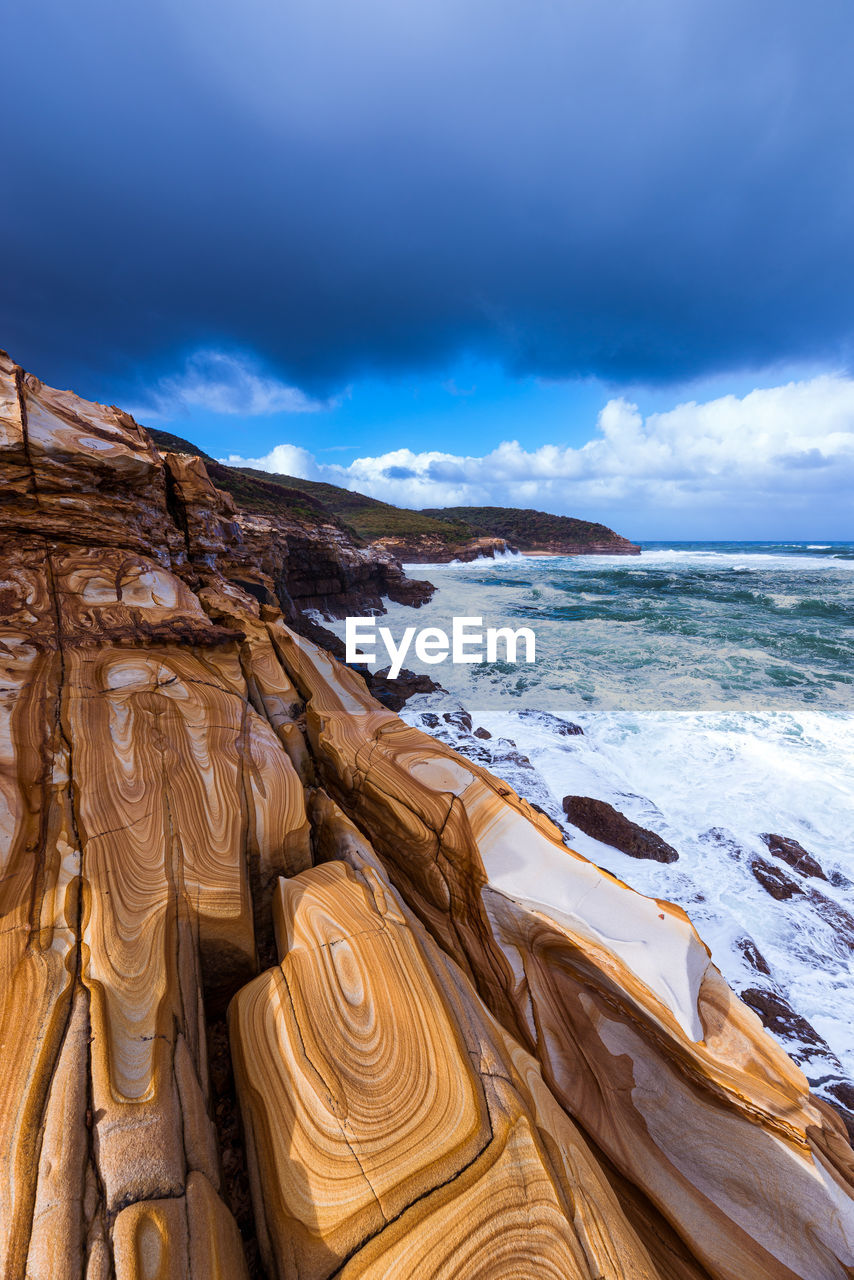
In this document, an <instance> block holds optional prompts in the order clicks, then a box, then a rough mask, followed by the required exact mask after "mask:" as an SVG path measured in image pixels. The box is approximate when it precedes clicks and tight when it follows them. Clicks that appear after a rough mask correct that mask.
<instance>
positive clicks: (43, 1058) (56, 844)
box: [0, 355, 854, 1280]
mask: <svg viewBox="0 0 854 1280" xmlns="http://www.w3.org/2000/svg"><path fill="white" fill-rule="evenodd" d="M274 523H275V522H274ZM294 529H296V530H297V532H294ZM335 538H343V534H342V533H341V531H340V530H337V531H336V533H335ZM333 543H334V545H333ZM333 543H329V544H328V545H326V544H324V547H325V549H324V550H323V552H322V555H321V556H320V558H319V559H318V561H317V564H318V566H319V567H318V572H320V573H322V574H323V575H327V576H324V577H323V580H322V581H320V580H319V579H317V578H316V577H315V579H312V577H311V574H312V554H313V551H312V547H314V548H315V550H316V546H317V544H316V543H312V540H311V536H310V535H309V534H308V533H307V532H306V531H305V530H304V529H303V530H299V529H298V528H297V526H296V525H294V526H293V527H292V526H291V525H290V524H288V521H287V520H286V519H284V518H283V519H282V520H280V521H278V523H275V527H274V524H273V523H271V522H270V520H264V519H261V518H260V517H258V516H257V515H252V514H251V513H246V512H243V511H241V510H239V509H238V508H236V507H235V505H234V503H233V501H232V500H231V499H229V498H228V497H227V496H226V495H224V494H222V493H220V492H219V491H218V490H217V489H216V488H215V486H214V484H213V483H212V482H211V479H210V476H209V474H208V472H207V470H206V468H205V466H204V464H203V463H202V462H201V461H199V460H198V459H190V458H188V457H187V456H186V455H174V454H166V455H162V454H160V453H159V452H158V451H157V450H156V449H155V448H154V447H153V445H152V443H151V440H150V439H149V437H148V436H147V434H146V432H145V431H144V429H143V428H141V427H139V426H138V425H137V424H136V423H135V422H134V421H133V419H131V418H129V417H128V416H127V415H126V414H123V413H122V412H121V411H120V410H118V409H115V408H105V407H104V406H101V405H94V404H89V403H87V402H85V401H82V400H80V399H78V398H77V397H76V396H74V395H72V394H71V393H70V392H56V391H53V390H52V389H50V388H47V387H44V386H43V385H42V384H41V383H39V382H38V381H37V380H36V379H35V378H32V377H30V376H29V375H27V374H25V373H24V372H23V370H21V369H20V368H18V367H17V366H16V365H14V364H13V362H11V361H10V360H9V359H8V358H7V357H5V356H2V355H0V557H2V564H3V571H2V575H0V666H2V679H1V680H0V758H2V769H0V914H1V915H2V919H0V1061H2V1064H3V1075H2V1079H0V1280H153V1278H155V1277H156V1278H157V1280H186V1278H187V1277H189V1278H190V1280H248V1278H249V1277H250V1276H252V1277H253V1280H254V1277H255V1276H267V1277H271V1278H274V1280H280V1278H281V1277H289V1278H290V1277H299V1278H300V1280H302V1278H306V1280H308V1278H310V1277H331V1276H332V1275H336V1276H340V1277H344V1278H345V1280H353V1278H354V1277H375V1278H376V1280H379V1277H395V1278H398V1280H404V1278H406V1277H418V1278H419V1280H422V1278H425V1280H433V1278H438V1277H446V1278H447V1280H452V1278H453V1280H456V1277H483V1280H494V1278H496V1277H504V1276H507V1277H510V1276H514V1277H516V1276H518V1277H531V1278H532V1280H533V1278H534V1277H548V1276H552V1275H553V1276H555V1277H557V1276H560V1277H578V1278H580V1280H594V1277H595V1278H596V1280H600V1278H607V1280H709V1278H710V1277H711V1278H712V1280H792V1278H794V1277H799V1278H800V1280H844V1278H845V1277H850V1276H851V1275H854V1245H852V1240H854V1231H853V1230H852V1184H854V1153H852V1150H851V1148H850V1146H849V1145H848V1143H847V1140H846V1137H845V1133H844V1130H843V1128H842V1126H841V1124H840V1123H839V1121H838V1119H837V1118H836V1117H835V1115H834V1114H833V1113H832V1112H831V1110H830V1108H829V1107H827V1106H826V1105H824V1104H822V1103H819V1102H817V1101H816V1100H815V1099H813V1098H812V1097H811V1096H810V1094H809V1091H808V1088H807V1084H806V1081H805V1079H804V1077H803V1076H802V1075H801V1073H800V1071H799V1070H798V1068H797V1067H796V1066H795V1065H794V1064H793V1063H792V1062H791V1061H790V1060H789V1059H788V1058H787V1057H786V1056H785V1055H784V1054H783V1053H782V1051H781V1050H780V1049H779V1048H778V1046H777V1045H776V1043H775V1042H774V1041H773V1040H772V1039H771V1038H770V1037H769V1036H768V1035H767V1034H766V1033H765V1032H764V1031H763V1030H762V1027H761V1025H760V1023H759V1021H758V1019H757V1018H756V1017H755V1015H754V1014H753V1013H751V1012H750V1010H749V1009H747V1007H746V1006H745V1005H743V1004H741V1002H739V1001H738V1000H737V999H736V998H735V997H734V996H733V994H732V993H731V992H730V991H729V989H728V988H727V987H726V985H725V984H724V982H723V981H722V979H721V977H720V975H719V974H718V972H717V970H716V969H715V968H714V966H713V965H712V964H711V961H710V957H709V953H708V951H707V949H706V948H705V947H704V945H703V943H702V942H701V940H700V939H699V938H698V936H697V934H696V933H695V931H694V929H693V927H692V926H691V923H690V921H689V920H688V918H687V917H686V916H685V914H684V913H683V912H681V911H680V910H679V909H678V908H676V907H674V906H672V905H671V904H668V903H666V902H656V901H652V900H650V899H647V898H643V897H641V896H639V895H638V894H636V893H633V892H632V890H630V889H629V888H628V887H627V886H625V885H623V884H621V883H620V882H619V881H618V880H616V879H615V878H614V877H612V876H610V875H608V874H607V873H606V872H603V871H601V870H600V869H599V868H597V867H595V866H593V865H591V864H590V863H588V862H586V861H585V860H584V859H583V858H581V857H579V856H578V855H576V854H574V853H573V852H572V851H571V850H569V849H567V848H566V847H565V846H564V845H563V844H562V842H561V840H560V838H559V836H558V833H557V832H556V830H555V829H554V828H553V827H552V825H551V824H550V823H549V822H548V820H547V819H545V818H544V817H543V816H542V815H541V814H539V813H537V812H535V811H534V810H533V809H531V808H530V806H528V805H527V804H525V803H524V801H522V800H520V799H519V798H518V797H517V796H516V795H515V794H514V793H513V792H512V791H511V790H510V789H509V788H508V787H507V786H505V785H504V784H503V783H502V782H500V781H499V780H498V779H495V778H493V777H491V776H490V775H489V774H487V773H486V772H485V771H484V770H482V769H480V768H478V767H477V766H476V765H474V764H472V763H471V762H470V761H465V760H463V759H462V758H460V757H459V756H457V755H455V753H454V752H453V751H451V750H450V749H449V748H446V747H444V746H442V745H441V744H440V743H438V742H437V741H435V740H434V739H431V738H428V737H426V736H425V735H423V734H420V733H418V732H417V731H415V730H412V729H410V728H407V727H406V726H405V725H403V724H402V723H401V722H400V721H399V720H398V719H397V717H396V716H395V715H394V714H392V713H391V712H390V711H388V710H387V709H386V708H384V707H382V706H381V705H380V704H379V703H377V702H375V701H374V700H373V699H372V698H371V697H370V696H369V694H368V693H367V690H366V687H365V684H364V682H363V680H362V679H361V678H360V677H359V676H357V675H355V674H354V673H353V672H352V671H349V670H347V669H346V668H345V667H342V666H341V665H340V664H339V663H338V662H336V661H335V659H334V658H333V657H331V655H330V654H328V653H327V652H325V651H324V650H322V649H319V648H318V647H317V646H315V645H312V644H310V643H309V642H308V641H306V640H304V639H300V638H299V637H298V636H297V635H296V634H295V633H294V631H293V630H292V629H290V628H289V627H288V625H287V623H286V621H285V619H286V617H290V618H293V601H292V600H291V598H290V589H291V588H292V587H293V588H295V594H296V595H298V596H299V597H300V598H301V599H303V600H307V599H309V598H310V599H312V600H313V601H318V602H321V601H326V600H328V599H329V598H331V597H333V596H334V597H335V598H336V599H338V600H339V601H341V600H343V599H348V601H349V603H351V604H352V592H353V591H354V590H355V588H356V586H357V585H358V584H359V583H362V584H365V589H366V590H367V591H368V598H369V600H370V601H373V598H374V596H373V594H372V593H374V592H375V590H376V589H377V584H378V582H379V581H380V580H381V579H382V580H383V581H391V578H393V577H394V575H395V574H398V575H399V574H400V570H399V567H396V566H394V565H393V562H391V561H389V562H388V563H386V562H385V561H383V562H382V565H381V566H380V567H379V568H377V565H373V567H372V562H371V560H370V554H369V553H368V552H364V551H360V550H359V549H357V548H353V547H346V546H344V545H343V543H339V542H337V541H334V539H333ZM383 566H385V567H383ZM392 570H393V572H392ZM372 575H373V576H372ZM389 575H391V577H389ZM395 580H396V579H395ZM297 588H298V589H297ZM348 592H349V593H350V595H349V596H348ZM415 595H416V596H417V595H418V593H417V592H416V593H415ZM229 1002H230V1004H229ZM227 1005H228V1006H229V1026H230V1028H231V1050H232V1056H233V1059H234V1073H235V1077H236V1086H237V1094H238V1097H239V1106H240V1110H241V1114H242V1117H243V1132H244V1135H245V1143H244V1145H245V1160H246V1178H247V1182H248V1185H246V1186H244V1183H243V1182H241V1178H242V1177H243V1173H242V1172H241V1170H242V1168H243V1166H242V1165H241V1163H240V1161H241V1159H242V1157H241V1156H240V1152H239V1149H238V1148H239V1141H238V1139H237V1138H236V1137H235V1134H236V1132H237V1126H236V1120H235V1119H234V1116H235V1113H234V1111H233V1110H232V1111H231V1112H229V1107H233V1106H236V1102H235V1101H234V1100H233V1099H232V1100H231V1101H229V1098H230V1095H229V1094H228V1087H229V1086H228V1084H227V1081H226V1083H223V1079H224V1077H223V1071H222V1062H221V1061H220V1060H219V1059H218V1058H217V1056H216V1052H215V1053H213V1054H209V1043H208V1042H209V1039H212V1040H213V1041H214V1042H215V1043H219V1042H220V1041H219V1040H218V1037H221V1036H222V1035H224V1030H223V1028H224V1023H223V1022H222V1018H223V1015H224V1011H225V1008H226V1006H227ZM211 1023H214V1024H216V1026H215V1030H214V1033H213V1035H212V1036H211V1035H210V1027H211ZM217 1052H218V1051H217ZM212 1080H213V1085H212ZM223 1090H225V1093H223V1092H222V1091H223ZM214 1095H215V1096H216V1103H215V1098H214ZM229 1116H231V1119H230V1118H229ZM235 1144H237V1145H235ZM223 1149H225V1154H223ZM236 1152H237V1154H235V1153H236ZM226 1157H228V1159H226ZM235 1162H236V1164H235ZM250 1192H251V1206H252V1207H251V1210H250V1208H249V1200H250ZM238 1224H239V1225H238Z"/></svg>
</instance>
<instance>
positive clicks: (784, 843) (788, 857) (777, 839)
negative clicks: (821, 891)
mask: <svg viewBox="0 0 854 1280" xmlns="http://www.w3.org/2000/svg"><path fill="white" fill-rule="evenodd" d="M759 838H760V840H764V841H765V844H766V845H767V846H768V852H769V853H771V854H773V856H774V857H775V858H781V859H782V861H783V862H785V863H787V864H788V865H789V866H790V867H792V868H793V869H794V870H795V871H799V872H800V873H801V875H802V876H814V877H815V878H816V879H818V880H826V879H827V876H826V875H825V874H824V871H823V870H822V868H821V864H820V863H819V861H818V859H816V858H814V857H813V855H812V854H811V853H807V851H806V849H805V848H804V846H803V845H802V844H799V843H798V841H797V840H792V839H791V837H789V836H776V835H771V834H769V833H766V834H764V835H762V836H760V837H759Z"/></svg>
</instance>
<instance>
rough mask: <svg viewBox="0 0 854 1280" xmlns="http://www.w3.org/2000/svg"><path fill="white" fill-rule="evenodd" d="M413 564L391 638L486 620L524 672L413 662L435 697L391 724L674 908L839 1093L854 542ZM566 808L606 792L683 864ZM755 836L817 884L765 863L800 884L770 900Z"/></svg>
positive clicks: (853, 774)
mask: <svg viewBox="0 0 854 1280" xmlns="http://www.w3.org/2000/svg"><path fill="white" fill-rule="evenodd" d="M409 572H410V574H411V576H413V577H425V578H429V580H430V581H431V582H433V583H435V585H436V587H437V588H438V589H437V591H436V594H435V596H434V598H433V600H432V601H431V602H430V603H429V604H428V605H426V606H424V607H423V608H422V609H421V610H419V611H418V613H417V614H415V613H413V611H412V610H411V609H409V608H407V607H405V606H401V605H395V604H389V606H388V611H389V618H388V620H387V621H386V620H384V622H385V624H386V625H389V626H391V628H392V630H393V632H394V633H395V635H396V636H399V635H400V633H402V631H403V628H404V627H405V626H412V625H413V624H416V625H418V626H419V627H422V626H430V625H433V626H440V627H442V628H443V629H445V630H450V622H451V618H452V617H453V616H454V615H460V614H464V615H476V616H482V617H483V620H484V626H506V625H512V626H513V627H514V628H515V627H520V626H529V627H531V628H533V630H534V632H535V634H536V638H537V660H536V662H535V663H534V664H533V665H531V666H527V665H524V664H520V665H518V666H511V665H509V664H506V663H501V662H498V663H493V664H482V665H481V664H477V665H465V666H463V665H456V666H455V665H452V664H451V663H448V662H445V663H443V664H441V665H438V666H426V665H424V664H422V663H419V662H418V661H417V660H416V659H414V656H413V655H411V654H410V655H408V656H407V659H406V662H405V665H406V666H407V667H409V668H411V669H413V670H416V671H424V672H426V673H428V674H430V675H431V676H432V677H433V678H434V679H436V680H438V681H440V682H441V684H442V685H443V686H444V688H445V689H446V690H447V693H445V694H428V695H419V696H417V697H416V698H414V699H411V700H410V701H409V702H408V703H407V705H406V707H405V708H404V711H403V713H402V714H403V716H404V718H405V719H406V720H408V721H409V722H410V723H412V724H417V725H419V726H420V727H421V728H425V729H427V730H428V731H429V732H433V733H434V734H436V735H437V736H439V737H441V738H443V739H444V740H446V741H449V742H452V743H453V744H454V745H455V746H456V747H457V748H458V749H459V750H461V751H463V752H464V753H465V754H468V755H471V756H473V757H474V758H476V759H479V760H480V761H482V762H483V763H484V764H486V765H487V767H489V768H491V769H493V770H494V771H495V772H496V773H498V774H500V775H501V776H503V777H505V778H506V779H507V780H508V781H509V782H510V783H511V785H513V786H514V787H515V788H516V789H517V791H519V792H520V794H522V795H524V796H526V797H527V798H528V799H530V800H532V801H533V802H535V803H537V804H539V805H540V806H541V807H542V808H544V809H546V811H547V812H549V813H550V814H551V816H553V817H554V818H555V819H556V820H557V821H559V822H561V824H562V826H563V828H564V830H565V831H566V835H567V841H568V843H569V844H570V845H571V846H572V847H573V848H574V849H576V850H577V851H578V852H580V853H582V854H584V855H585V856H586V857H589V858H591V859H592V860H593V861H595V862H596V863H598V864H599V865H601V866H605V867H607V868H608V869H609V870H610V871H613V872H614V873H615V874H616V875H618V876H620V878H621V879H623V880H624V881H626V882H627V883H628V884H630V885H632V886H633V887H634V888H636V889H638V890H639V891H640V892H642V893H645V894H650V895H653V896H655V897H661V898H668V899H670V900H671V901H674V902H677V903H679V904H680V905H681V906H683V907H684V908H685V910H686V911H687V912H688V914H689V915H690V916H691V918H692V920H693V921H694V923H695V925H696V927H697V929H698V931H699V933H700V935H701V936H702V938H703V939H704V941H705V942H706V943H707V944H708V945H709V946H710V948H711V951H712V958H713V960H714V961H715V963H716V964H717V965H718V966H719V968H720V969H721V970H722V972H723V973H724V976H725V977H726V978H727V979H728V981H729V982H730V983H731V985H732V986H733V987H734V988H735V989H736V990H737V991H739V992H741V991H743V990H745V989H748V988H749V989H751V990H756V989H759V990H761V991H762V992H765V993H768V994H770V995H771V996H772V997H774V998H775V999H777V998H779V999H781V1000H782V1001H784V1002H785V1004H784V1005H783V1006H780V1007H781V1008H782V1009H783V1013H782V1014H781V1015H780V1016H778V1017H777V1020H776V1023H775V1026H776V1030H777V1033H778V1035H779V1036H780V1038H781V1039H782V1040H783V1042H784V1043H785V1044H786V1047H787V1048H788V1049H789V1050H790V1051H791V1052H793V1053H794V1054H795V1055H796V1056H797V1057H798V1058H799V1059H800V1061H801V1063H802V1065H803V1068H804V1071H805V1072H806V1074H807V1076H808V1078H809V1079H810V1080H811V1082H812V1083H813V1084H814V1085H815V1086H816V1087H817V1088H818V1090H819V1091H820V1092H821V1091H827V1089H828V1088H829V1090H830V1092H828V1094H827V1096H832V1095H833V1084H834V1082H836V1081H839V1080H847V1081H851V1080H854V1017H852V997H851V991H852V956H854V951H852V948H854V543H826V542H821V541H820V540H818V539H816V540H815V542H812V543H756V542H751V543H732V542H722V543H701V542H693V543H647V544H644V546H643V550H642V554H641V555H640V556H639V557H616V556H614V557H611V556H589V557H586V556H585V557H527V556H526V557H522V556H507V557H502V558H500V559H497V560H494V561H489V560H488V561H476V562H474V563H470V564H452V565H412V566H409ZM336 629H339V630H340V628H336ZM462 710H465V711H466V712H468V714H469V715H470V716H471V717H472V728H482V729H483V730H485V731H486V732H487V733H489V734H491V737H489V738H485V737H483V736H475V735H474V734H473V733H472V732H471V731H470V729H469V728H468V725H467V722H466V719H465V716H464V715H462V714H461V712H462ZM570 724H571V725H577V726H579V727H580V728H581V729H582V730H583V733H581V734H575V733H570V732H568V728H567V726H568V725H570ZM565 795H584V796H592V797H594V798H596V799H600V800H605V801H608V802H609V803H611V804H613V805H614V806H615V807H616V808H618V809H619V810H620V811H621V812H622V813H624V814H625V815H626V816H627V817H629V818H631V819H632V820H633V821H635V822H638V823H640V824H641V825H643V826H645V827H648V828H650V829H652V830H654V831H656V832H658V833H659V834H660V835H661V836H663V838H664V839H665V840H667V841H668V842H669V843H670V844H671V845H673V846H674V847H675V848H676V849H677V850H678V851H679V855H680V857H679V860H678V862H675V863H671V864H660V863H657V862H650V861H639V860H637V859H635V858H632V857H629V856H627V855H625V854H622V853H619V852H618V851H616V850H615V849H613V848H611V847H609V846H607V845H603V844H600V843H599V842H597V841H596V840H593V839H591V838H590V837H588V836H585V835H584V834H583V833H581V832H579V831H578V830H577V829H575V828H573V827H572V825H571V824H570V823H569V822H568V821H567V819H566V818H565V816H564V814H563V811H562V807H561V800H562V798H563V796H565ZM767 832H770V833H775V834H779V835H783V836H787V837H792V838H794V839H796V840H798V841H799V842H800V843H801V844H802V845H803V846H804V847H805V848H806V849H807V850H808V851H809V853H811V854H812V855H813V856H814V857H815V858H816V859H817V860H818V862H819V864H820V866H821V868H822V870H823V872H824V875H825V876H826V879H819V878H817V877H814V876H813V877H804V876H800V875H799V874H798V873H797V872H794V871H792V870H791V869H790V868H789V867H787V866H786V865H785V864H784V863H782V862H779V861H777V862H776V867H777V868H779V870H780V871H782V872H783V873H785V875H787V876H788V878H789V881H790V882H791V883H793V884H794V885H795V888H794V889H793V890H792V891H791V896H790V897H788V898H785V899H784V900H777V898H775V897H774V896H772V895H771V894H770V893H769V891H768V889H767V888H766V887H764V886H763V884H762V883H761V881H760V879H758V878H757V876H756V874H755V871H754V866H755V865H756V864H757V860H764V862H765V863H770V864H774V863H775V859H774V858H772V857H771V855H770V854H769V851H768V849H767V847H766V846H765V844H764V843H763V842H762V840H761V839H760V836H761V835H762V833H767ZM758 865H759V866H760V867H761V865H762V863H761V861H759V862H758ZM766 879H767V877H766ZM849 930H850V936H849V933H848V931H849ZM757 957H758V960H757ZM766 970H767V972H766ZM785 1005H788V1006H790V1007H791V1010H792V1011H794V1015H800V1017H801V1018H804V1019H806V1020H807V1021H808V1023H809V1024H810V1027H811V1028H812V1029H813V1030H814V1032H815V1033H817V1037H816V1039H815V1041H812V1040H811V1038H810V1033H809V1030H808V1029H805V1028H804V1026H802V1025H801V1024H799V1022H798V1018H797V1016H793V1017H791V1018H789V1017H788V1015H787V1014H785ZM774 1007H776V1006H774ZM778 1013H779V1009H778Z"/></svg>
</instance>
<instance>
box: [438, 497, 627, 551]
mask: <svg viewBox="0 0 854 1280" xmlns="http://www.w3.org/2000/svg"><path fill="white" fill-rule="evenodd" d="M422 515H430V516H435V517H436V519H438V520H462V521H464V522H465V523H466V524H467V525H469V526H470V527H471V528H472V529H474V530H475V532H476V533H477V534H479V535H481V536H483V535H484V534H491V535H492V536H493V537H496V538H506V539H507V541H508V542H509V543H511V545H512V546H514V547H518V548H519V550H520V551H527V550H530V549H531V548H533V547H543V546H547V545H548V544H550V543H561V544H566V543H579V544H586V543H591V542H622V541H623V539H622V538H621V537H620V535H619V534H617V533H614V530H613V529H609V528H608V526H607V525H604V524H594V523H593V522H592V521H590V520H576V519H575V517H574V516H552V515H549V514H548V512H546V511H534V510H532V509H531V508H517V507H432V508H427V509H426V510H425V511H423V512H422Z"/></svg>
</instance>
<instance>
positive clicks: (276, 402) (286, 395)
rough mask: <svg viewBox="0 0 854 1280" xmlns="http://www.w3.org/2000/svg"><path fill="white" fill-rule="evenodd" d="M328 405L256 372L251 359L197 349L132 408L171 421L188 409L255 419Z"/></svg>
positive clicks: (142, 413)
mask: <svg viewBox="0 0 854 1280" xmlns="http://www.w3.org/2000/svg"><path fill="white" fill-rule="evenodd" d="M329 407H330V402H329V401H321V400H316V399H313V398H312V397H311V396H307V395H306V394H305V392H303V391H300V389H299V388H298V387H290V386H288V385H287V384H286V383H284V382H282V381H281V380H280V379H279V378H275V377H271V376H270V375H268V374H265V373H264V372H263V371H261V370H260V369H259V368H258V365H257V362H256V361H254V360H252V359H251V358H249V357H240V356H236V355H234V354H233V353H230V352H225V351H216V350H207V351H196V352H194V353H193V354H192V355H191V356H188V357H187V358H186V360H185V361H184V366H183V369H182V370H181V372H180V373H178V374H173V375H171V376H168V377H163V378H160V379H159V380H158V382H157V383H156V384H155V386H154V387H153V388H152V389H151V390H150V391H149V393H148V398H147V401H144V402H143V403H142V404H140V405H136V406H134V408H133V410H132V412H133V413H135V414H136V415H138V416H139V417H144V418H147V419H153V420H158V419H161V418H166V419H172V418H174V417H175V416H176V415H178V414H181V413H185V412H186V411H187V410H188V409H208V410H210V412H211V413H224V414H239V415H240V416H241V417H244V418H256V417H260V416H264V415H267V414H273V413H316V412H318V411H319V410H321V409H327V408H329Z"/></svg>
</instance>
